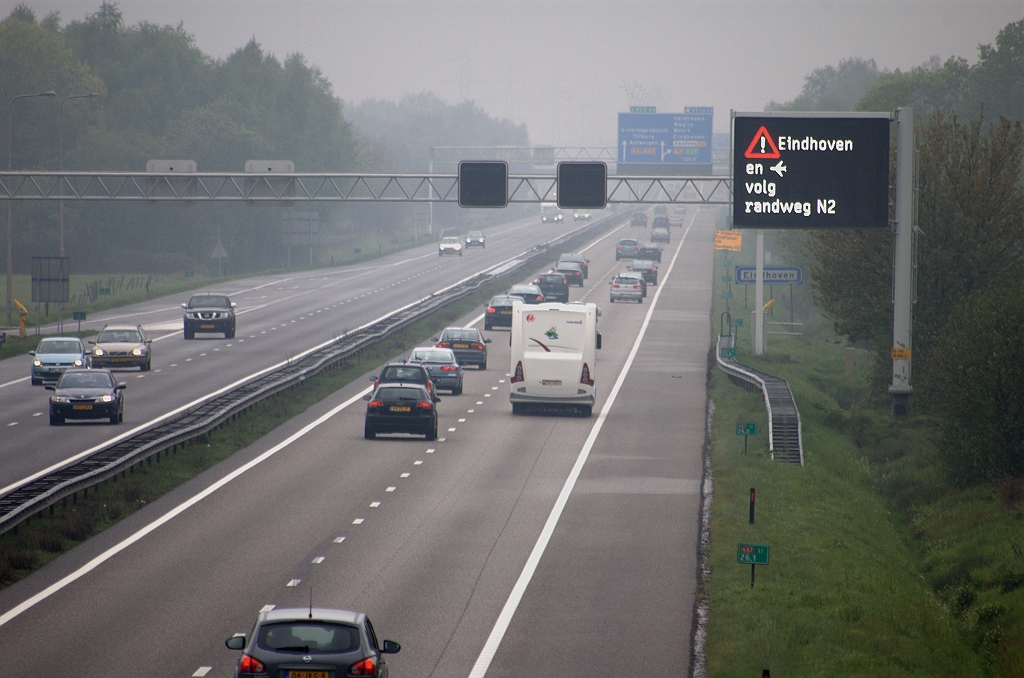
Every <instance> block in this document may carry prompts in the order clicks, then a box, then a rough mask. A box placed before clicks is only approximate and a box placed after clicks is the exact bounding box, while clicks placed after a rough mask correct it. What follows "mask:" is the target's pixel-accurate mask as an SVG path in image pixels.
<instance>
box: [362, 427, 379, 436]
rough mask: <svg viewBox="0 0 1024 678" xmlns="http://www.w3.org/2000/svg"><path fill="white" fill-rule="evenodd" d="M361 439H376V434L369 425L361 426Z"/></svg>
mask: <svg viewBox="0 0 1024 678" xmlns="http://www.w3.org/2000/svg"><path fill="white" fill-rule="evenodd" d="M363 437H364V438H366V439H367V440H373V439H374V438H376V437H377V432H376V431H374V430H373V428H372V427H371V426H370V425H369V424H366V425H364V426H363Z"/></svg>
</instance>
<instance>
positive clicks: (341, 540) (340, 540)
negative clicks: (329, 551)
mask: <svg viewBox="0 0 1024 678" xmlns="http://www.w3.org/2000/svg"><path fill="white" fill-rule="evenodd" d="M343 541H345V538H344V537H335V538H334V543H335V544H340V543H341V542H343Z"/></svg>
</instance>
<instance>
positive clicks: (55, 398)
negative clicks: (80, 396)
mask: <svg viewBox="0 0 1024 678" xmlns="http://www.w3.org/2000/svg"><path fill="white" fill-rule="evenodd" d="M50 402H51V403H70V402H71V398H68V397H67V396H57V395H55V396H51V397H50Z"/></svg>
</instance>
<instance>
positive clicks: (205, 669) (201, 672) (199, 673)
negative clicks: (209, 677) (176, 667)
mask: <svg viewBox="0 0 1024 678" xmlns="http://www.w3.org/2000/svg"><path fill="white" fill-rule="evenodd" d="M212 670H213V667H212V666H200V667H199V668H198V669H196V672H195V673H193V674H192V678H205V676H206V674H207V673H209V672H210V671H212Z"/></svg>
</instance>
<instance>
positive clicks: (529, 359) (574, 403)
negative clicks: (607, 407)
mask: <svg viewBox="0 0 1024 678" xmlns="http://www.w3.org/2000/svg"><path fill="white" fill-rule="evenodd" d="M598 313H599V311H598V308H597V306H596V305H595V304H555V303H550V304H536V305H525V304H523V303H522V302H521V301H516V302H514V303H513V304H512V335H511V337H510V342H511V346H512V360H511V364H510V366H509V374H511V375H512V377H511V379H509V394H508V399H509V401H510V402H511V403H512V413H513V414H521V413H523V412H524V411H526V410H527V409H528V408H530V407H531V406H532V407H535V408H536V407H540V408H542V409H549V408H550V407H551V406H564V407H566V408H567V409H572V410H574V411H575V412H577V413H580V414H583V415H584V416H588V417H589V416H590V414H591V411H592V409H593V407H594V401H595V400H596V399H597V384H596V382H597V376H596V373H595V368H596V366H597V365H596V363H597V349H598V348H600V347H601V336H600V334H598V332H597V316H598Z"/></svg>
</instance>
